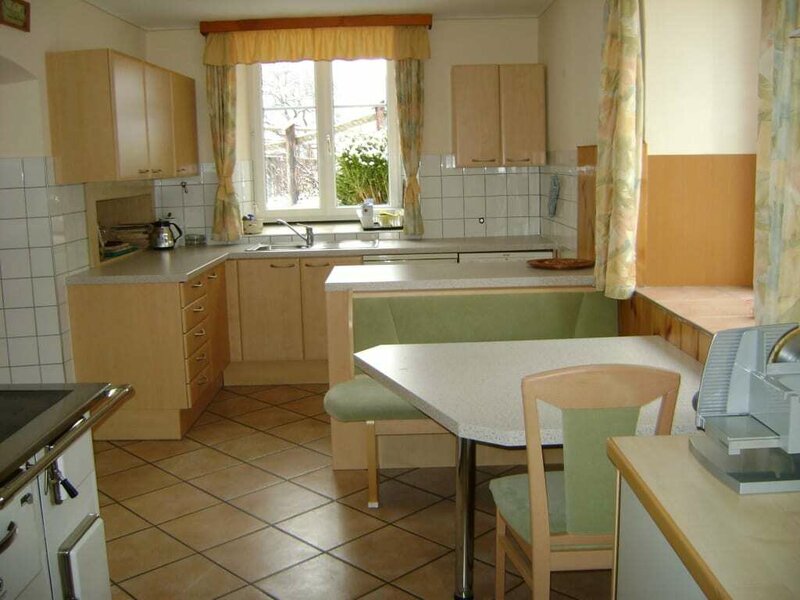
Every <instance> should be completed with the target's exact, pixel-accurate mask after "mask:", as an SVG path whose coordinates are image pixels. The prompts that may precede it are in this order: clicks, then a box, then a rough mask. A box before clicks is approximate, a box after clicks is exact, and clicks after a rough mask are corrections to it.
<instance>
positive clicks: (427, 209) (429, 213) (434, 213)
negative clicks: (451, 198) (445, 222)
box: [420, 198, 442, 222]
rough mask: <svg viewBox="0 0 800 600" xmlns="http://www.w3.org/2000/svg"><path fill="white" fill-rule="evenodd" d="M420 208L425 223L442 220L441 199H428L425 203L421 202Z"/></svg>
mask: <svg viewBox="0 0 800 600" xmlns="http://www.w3.org/2000/svg"><path fill="white" fill-rule="evenodd" d="M420 208H421V209H422V219H423V221H425V222H427V221H429V220H438V219H441V218H442V199H441V198H426V199H425V201H424V202H420Z"/></svg>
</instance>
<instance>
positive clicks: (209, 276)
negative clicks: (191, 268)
mask: <svg viewBox="0 0 800 600" xmlns="http://www.w3.org/2000/svg"><path fill="white" fill-rule="evenodd" d="M208 278H209V279H219V275H217V274H216V273H209V274H208Z"/></svg>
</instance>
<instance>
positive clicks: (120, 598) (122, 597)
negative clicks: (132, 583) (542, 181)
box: [111, 585, 133, 600]
mask: <svg viewBox="0 0 800 600" xmlns="http://www.w3.org/2000/svg"><path fill="white" fill-rule="evenodd" d="M128 598H133V596H131V595H130V594H128V592H126V591H125V590H123V589H122V588H119V587H117V586H115V585H112V586H111V600H128Z"/></svg>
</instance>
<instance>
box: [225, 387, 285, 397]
mask: <svg viewBox="0 0 800 600" xmlns="http://www.w3.org/2000/svg"><path fill="white" fill-rule="evenodd" d="M274 387H278V386H277V385H226V386H225V388H224V389H223V390H222V392H233V393H234V394H240V395H243V396H249V395H250V394H254V393H256V392H263V391H264V390H271V389H272V388H274ZM222 392H220V393H222Z"/></svg>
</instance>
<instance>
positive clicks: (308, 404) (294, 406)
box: [281, 396, 325, 417]
mask: <svg viewBox="0 0 800 600" xmlns="http://www.w3.org/2000/svg"><path fill="white" fill-rule="evenodd" d="M323 402H324V396H309V397H308V398H301V399H300V400H292V401H291V402H286V403H285V404H281V408H284V409H286V410H291V411H294V412H296V413H300V414H301V415H306V416H307V417H313V416H314V415H322V414H325V407H324V406H323Z"/></svg>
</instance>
